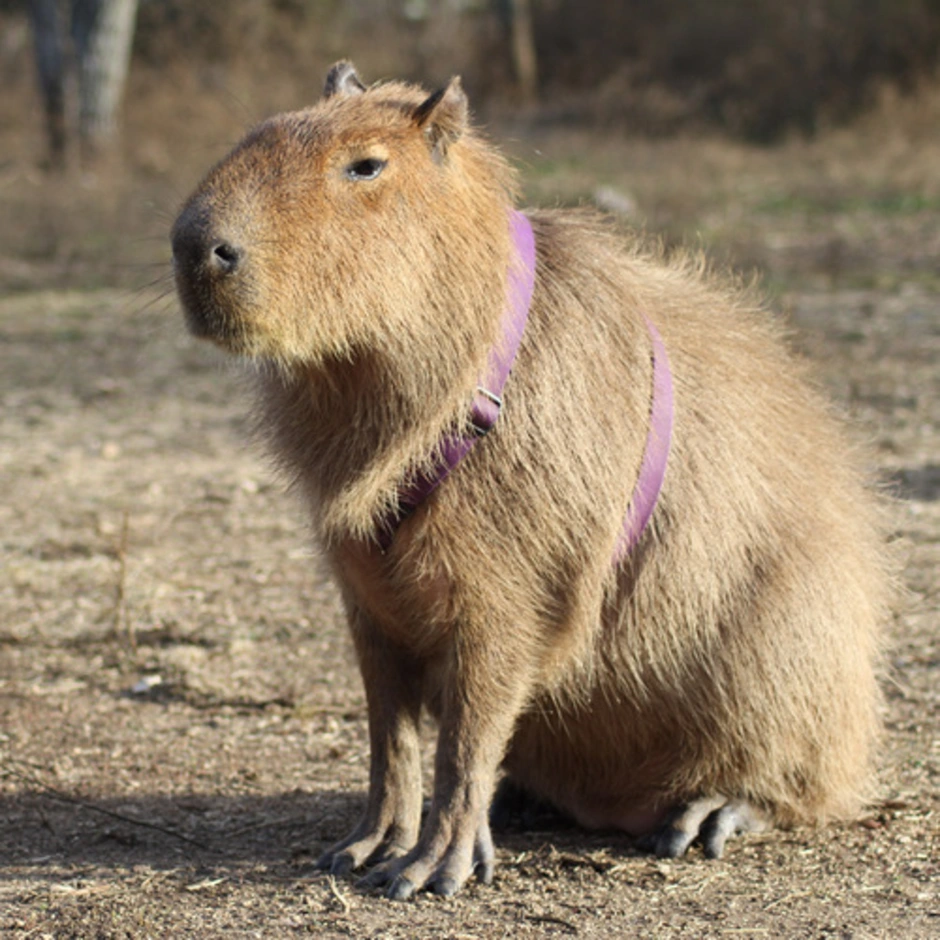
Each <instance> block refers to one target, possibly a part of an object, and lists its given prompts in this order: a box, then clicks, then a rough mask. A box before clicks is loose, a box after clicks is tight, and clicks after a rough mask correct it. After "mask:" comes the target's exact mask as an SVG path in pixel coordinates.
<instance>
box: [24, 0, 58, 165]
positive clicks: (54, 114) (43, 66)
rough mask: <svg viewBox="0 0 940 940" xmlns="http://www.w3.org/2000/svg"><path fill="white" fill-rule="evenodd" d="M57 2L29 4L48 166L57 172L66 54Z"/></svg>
mask: <svg viewBox="0 0 940 940" xmlns="http://www.w3.org/2000/svg"><path fill="white" fill-rule="evenodd" d="M58 7H59V4H58V3H57V0H30V3H29V19H30V23H31V24H32V27H33V43H34V47H35V52H36V68H37V71H38V72H39V88H40V90H41V92H42V103H43V110H44V111H45V115H46V135H47V139H48V142H49V163H50V165H51V166H52V167H53V168H54V169H62V168H63V167H64V166H65V143H66V132H65V50H64V49H63V48H62V33H61V30H60V28H59V19H60V15H59V9H58Z"/></svg>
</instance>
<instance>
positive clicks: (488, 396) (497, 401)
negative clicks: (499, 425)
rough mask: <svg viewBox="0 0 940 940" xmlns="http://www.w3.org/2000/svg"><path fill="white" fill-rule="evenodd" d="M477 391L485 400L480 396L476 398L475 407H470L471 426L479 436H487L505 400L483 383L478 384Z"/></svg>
mask: <svg viewBox="0 0 940 940" xmlns="http://www.w3.org/2000/svg"><path fill="white" fill-rule="evenodd" d="M477 393H478V395H482V396H483V401H482V402H481V401H480V400H479V399H478V398H476V399H474V402H473V407H472V408H471V409H470V426H471V427H472V428H473V433H474V434H475V435H476V436H477V437H478V438H479V437H486V435H487V434H489V433H490V431H491V430H492V429H493V425H494V424H496V419H497V418H498V417H499V412H500V409H501V408H502V407H503V400H502V398H500V396H499V395H496V394H494V393H493V392H491V391H490V390H489V389H487V388H484V387H483V386H482V385H478V386H477Z"/></svg>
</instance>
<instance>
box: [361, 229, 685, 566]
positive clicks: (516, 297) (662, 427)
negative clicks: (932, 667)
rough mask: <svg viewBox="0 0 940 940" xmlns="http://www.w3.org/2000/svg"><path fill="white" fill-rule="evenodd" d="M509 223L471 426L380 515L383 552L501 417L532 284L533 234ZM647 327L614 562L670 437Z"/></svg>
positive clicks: (656, 485) (667, 381)
mask: <svg viewBox="0 0 940 940" xmlns="http://www.w3.org/2000/svg"><path fill="white" fill-rule="evenodd" d="M510 222H511V227H512V240H513V245H514V246H515V249H516V254H517V256H518V263H517V264H514V265H513V266H512V268H511V269H510V272H509V286H508V291H507V293H508V298H507V304H506V310H505V312H504V314H503V320H502V342H500V343H497V345H496V346H495V347H494V348H493V349H492V350H491V352H490V356H489V362H488V364H487V370H486V375H485V376H484V377H483V379H482V380H481V382H480V384H479V385H478V386H477V389H476V392H475V394H474V396H473V404H472V405H471V408H470V422H469V423H470V426H471V427H472V429H473V430H472V432H471V433H469V434H467V433H456V432H455V433H449V434H446V435H444V437H443V438H442V439H441V443H440V446H439V453H440V457H439V460H438V461H437V462H436V463H435V464H434V465H433V466H431V467H429V468H428V469H427V470H425V471H422V472H420V473H418V474H416V475H415V476H414V478H413V479H412V480H411V481H410V482H408V483H406V484H405V485H403V486H402V488H401V490H400V492H399V494H398V502H397V504H396V505H395V506H394V507H393V508H392V509H391V510H390V511H389V512H388V513H387V514H386V515H385V517H384V518H383V519H381V520H380V522H379V524H378V527H377V533H376V535H377V539H378V543H379V547H380V548H381V549H382V551H383V552H384V551H388V549H389V548H390V547H391V544H392V541H393V539H394V538H395V533H396V532H397V530H398V527H399V526H400V525H401V524H402V522H404V520H405V519H407V518H408V516H410V515H411V514H412V513H413V512H414V511H415V510H416V509H417V508H418V506H420V505H421V504H422V503H423V502H424V501H425V500H426V499H427V498H428V497H429V496H430V495H431V493H433V492H434V490H436V489H437V488H438V487H439V486H440V485H441V484H442V483H443V482H444V480H446V479H447V477H448V476H449V475H450V474H451V472H452V471H453V470H454V468H455V467H456V466H457V465H458V464H459V463H460V461H461V460H463V459H464V457H466V456H467V454H469V453H470V451H471V450H472V449H473V447H474V446H475V445H476V443H477V441H479V440H480V438H481V437H484V436H485V435H486V434H487V433H488V432H489V431H490V430H491V429H492V428H493V426H494V425H495V424H496V421H497V419H498V418H499V413H500V409H501V407H502V403H503V402H502V394H503V387H504V386H505V384H506V380H507V379H508V378H509V373H510V372H511V371H512V366H513V362H514V361H515V358H516V353H517V352H518V350H519V344H520V342H521V341H522V334H523V332H524V331H525V326H526V322H527V320H528V315H529V306H530V304H531V301H532V292H533V290H534V285H535V236H534V234H533V232H532V226H531V224H530V223H529V220H528V219H527V218H526V217H525V216H524V215H523V214H522V213H521V212H515V211H514V212H513V213H512V216H511V219H510ZM646 326H647V329H648V330H649V334H650V339H651V341H652V348H651V353H650V357H651V362H652V366H653V388H652V396H651V403H650V427H649V432H648V433H647V436H646V449H645V451H644V453H643V460H642V462H641V464H640V472H639V475H638V477H637V481H636V485H635V486H634V489H633V493H632V495H631V497H630V503H629V506H628V508H627V514H626V518H625V520H624V525H623V530H622V531H621V533H620V536H619V537H618V539H617V544H616V546H615V548H614V558H613V563H614V565H615V566H616V565H619V564H620V563H621V562H622V561H623V560H624V559H625V558H626V556H627V555H628V554H629V553H630V551H632V550H633V548H634V547H635V546H636V544H637V542H639V540H640V537H641V536H642V534H643V532H644V530H645V529H646V526H647V524H648V523H649V520H650V517H651V516H652V514H653V510H654V508H655V507H656V502H657V500H658V498H659V493H660V490H661V489H662V485H663V480H664V479H665V476H666V464H667V463H668V460H669V450H670V445H671V440H672V424H673V410H674V407H673V388H672V372H671V371H670V368H669V357H668V355H667V353H666V347H665V346H664V345H663V341H662V338H661V337H660V335H659V332H658V330H657V329H656V327H655V326H653V324H652V323H651V322H650V321H649V320H646Z"/></svg>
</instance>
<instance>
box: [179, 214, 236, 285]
mask: <svg viewBox="0 0 940 940" xmlns="http://www.w3.org/2000/svg"><path fill="white" fill-rule="evenodd" d="M219 229H220V226H219V224H218V222H217V220H216V219H215V218H214V217H213V214H212V212H211V211H210V210H209V208H208V207H207V206H206V205H205V203H204V201H202V200H195V201H193V202H192V203H190V204H189V205H188V206H187V207H186V208H185V209H184V210H183V211H182V212H181V213H180V216H179V218H178V219H177V220H176V224H175V225H174V226H173V231H172V233H171V235H170V241H171V243H172V246H173V261H174V263H175V265H176V270H177V273H178V274H181V275H183V276H186V277H200V276H204V275H206V274H209V275H212V276H216V277H228V276H229V275H232V274H234V273H235V272H236V271H237V270H238V269H239V266H240V265H241V264H242V263H243V262H244V260H245V251H244V249H243V248H242V247H241V246H240V245H238V244H237V242H236V241H235V240H234V239H232V238H226V237H225V235H226V233H225V232H223V231H220V230H219Z"/></svg>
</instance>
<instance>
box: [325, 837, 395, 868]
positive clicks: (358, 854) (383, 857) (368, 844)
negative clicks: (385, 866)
mask: <svg viewBox="0 0 940 940" xmlns="http://www.w3.org/2000/svg"><path fill="white" fill-rule="evenodd" d="M410 848H411V846H406V845H402V844H401V843H400V842H396V841H389V840H388V839H386V838H385V837H384V834H382V833H372V834H371V835H367V836H364V837H361V838H360V837H358V836H356V835H355V834H354V835H353V836H350V837H349V838H347V839H344V840H343V841H342V842H337V843H336V845H334V846H331V847H330V848H329V849H327V850H326V851H325V852H324V853H323V854H322V855H321V856H320V857H319V858H318V859H317V860H316V863H315V865H316V867H317V868H319V869H320V870H321V871H328V872H329V873H330V874H331V875H348V874H349V873H350V872H352V871H356V870H358V869H360V868H362V867H363V866H364V865H367V864H370V863H388V862H389V861H393V860H395V859H398V858H401V857H402V856H403V855H405V854H406V853H407V852H408V850H409V849H410Z"/></svg>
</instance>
